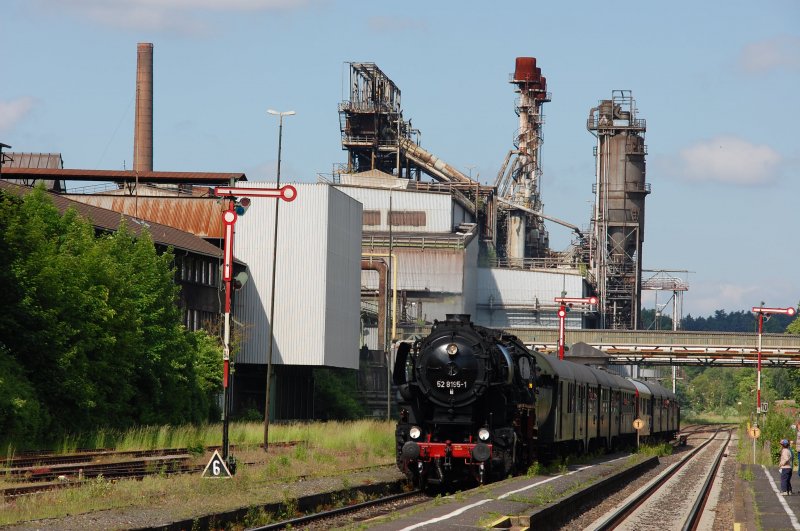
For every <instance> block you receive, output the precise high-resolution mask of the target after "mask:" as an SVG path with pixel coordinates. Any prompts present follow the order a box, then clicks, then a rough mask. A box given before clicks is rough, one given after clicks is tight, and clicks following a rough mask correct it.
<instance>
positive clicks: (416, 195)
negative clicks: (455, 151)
mask: <svg viewBox="0 0 800 531" xmlns="http://www.w3.org/2000/svg"><path fill="white" fill-rule="evenodd" d="M397 180H403V181H406V182H407V180H406V179H397ZM337 188H338V189H339V190H341V191H342V192H344V193H346V194H347V195H349V196H350V197H352V198H354V199H356V200H357V201H359V202H360V203H361V204H362V205H364V230H365V231H376V232H388V231H389V223H390V216H391V227H392V230H394V231H397V232H419V233H450V232H452V231H453V227H455V226H457V225H458V224H459V223H462V222H464V221H465V218H464V216H465V212H464V209H463V207H461V206H460V205H458V204H457V203H455V202H454V201H453V197H452V196H451V195H450V194H446V193H434V192H414V191H409V190H404V189H401V188H397V189H393V188H365V187H361V186H344V185H339V186H337Z"/></svg>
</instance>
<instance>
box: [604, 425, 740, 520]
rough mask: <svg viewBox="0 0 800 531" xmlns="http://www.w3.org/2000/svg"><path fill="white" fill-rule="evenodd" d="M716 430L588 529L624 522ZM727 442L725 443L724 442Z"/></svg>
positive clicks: (700, 508)
mask: <svg viewBox="0 0 800 531" xmlns="http://www.w3.org/2000/svg"><path fill="white" fill-rule="evenodd" d="M718 432H719V430H717V432H715V433H714V435H713V436H711V437H710V438H709V439H708V440H706V441H705V442H704V443H703V444H701V445H700V446H698V447H697V448H695V449H693V450H692V451H690V452H689V453H688V454H687V455H686V456H685V457H683V458H682V459H681V460H680V461H679V462H677V463H675V464H674V465H672V466H671V467H670V468H668V469H667V470H666V471H665V472H664V473H663V474H662V475H661V476H659V477H657V478H656V479H654V480H653V481H652V482H650V483H649V484H648V485H647V486H646V487H644V488H643V489H642V490H641V491H640V492H637V493H636V494H635V495H634V496H631V497H630V498H629V499H628V500H626V501H625V503H624V504H623V505H621V506H620V507H619V508H618V509H617V510H616V511H614V512H613V513H611V514H610V515H609V516H607V517H604V518H602V519H601V520H599V521H598V522H595V524H594V525H592V526H591V527H590V528H589V529H591V530H592V531H607V530H611V529H615V528H616V527H617V526H619V525H620V524H621V523H622V522H624V521H625V520H626V519H627V518H628V517H630V516H631V515H632V514H633V513H634V511H636V509H638V508H639V507H640V506H641V505H642V504H643V503H644V502H645V501H647V500H648V499H649V498H650V497H652V496H653V495H654V494H655V493H656V492H657V491H658V490H659V489H660V488H661V487H663V486H664V485H665V484H666V483H667V481H668V480H669V479H670V478H672V477H673V476H674V475H675V474H677V473H678V471H680V470H681V469H682V468H683V467H685V466H686V465H687V464H688V463H689V462H690V461H691V460H692V459H693V458H694V457H696V456H697V455H698V454H699V452H700V451H701V450H702V449H703V448H705V447H706V446H708V445H709V444H711V442H712V441H714V440H715V438H716V435H717V433H718ZM730 437H731V434H730V431H729V432H728V440H730ZM726 444H727V443H726ZM725 446H726V445H722V448H721V450H720V452H719V455H718V456H717V458H718V459H720V458H721V456H722V453H723V451H724V450H725ZM715 471H716V468H715V467H712V469H711V472H710V474H713V473H714V472H715ZM706 483H707V485H706V487H707V488H710V482H708V481H707V482H706ZM704 494H706V492H705V491H703V492H701V493H700V497H702V496H703V495H704ZM702 507H703V504H697V503H695V505H694V507H693V510H692V513H691V514H690V516H689V519H688V521H687V524H688V522H689V521H694V518H695V514H694V511H696V510H700V511H701V510H702ZM698 518H699V517H698ZM684 529H687V528H686V524H685V525H684Z"/></svg>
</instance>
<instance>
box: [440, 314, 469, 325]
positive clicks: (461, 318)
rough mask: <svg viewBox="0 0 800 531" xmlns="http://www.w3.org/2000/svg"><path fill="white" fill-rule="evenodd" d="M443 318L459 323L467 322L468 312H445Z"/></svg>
mask: <svg viewBox="0 0 800 531" xmlns="http://www.w3.org/2000/svg"><path fill="white" fill-rule="evenodd" d="M444 317H445V319H446V320H448V321H452V322H456V323H461V324H465V325H467V324H469V322H470V321H469V318H470V314H468V313H447V314H445V316H444Z"/></svg>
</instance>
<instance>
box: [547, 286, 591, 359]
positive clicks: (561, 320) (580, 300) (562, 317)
mask: <svg viewBox="0 0 800 531" xmlns="http://www.w3.org/2000/svg"><path fill="white" fill-rule="evenodd" d="M562 293H565V294H566V292H562ZM553 301H554V302H557V303H558V304H559V306H558V359H560V360H563V359H564V343H565V342H566V341H565V339H566V337H565V336H566V334H565V328H566V322H565V321H566V319H567V312H568V311H569V308H572V306H573V305H574V304H597V297H556V298H555V299H553Z"/></svg>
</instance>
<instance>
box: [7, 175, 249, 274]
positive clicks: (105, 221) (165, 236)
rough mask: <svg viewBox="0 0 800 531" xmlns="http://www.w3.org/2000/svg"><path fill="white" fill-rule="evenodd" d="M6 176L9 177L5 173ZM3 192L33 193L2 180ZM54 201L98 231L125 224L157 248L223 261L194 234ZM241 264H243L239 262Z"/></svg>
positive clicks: (61, 199) (217, 251) (58, 198)
mask: <svg viewBox="0 0 800 531" xmlns="http://www.w3.org/2000/svg"><path fill="white" fill-rule="evenodd" d="M3 175H5V172H4V173H3ZM0 190H3V191H6V192H8V193H11V194H14V195H19V196H24V195H26V194H28V193H30V192H31V191H32V190H33V189H32V188H30V187H27V186H20V185H17V184H13V183H10V182H8V181H4V180H0ZM50 197H51V198H52V200H53V203H54V204H55V206H56V208H58V210H59V211H60V212H61V213H64V212H65V211H66V210H67V209H69V208H74V209H75V210H76V211H77V212H78V214H79V215H80V216H81V217H83V218H86V219H88V220H89V221H91V223H92V224H93V225H94V226H95V227H96V228H98V229H102V230H108V231H115V230H117V229H118V228H119V226H120V223H121V222H122V221H123V220H124V221H125V223H126V224H127V227H128V228H129V229H130V231H131V232H132V233H133V234H140V233H141V231H142V229H143V228H146V229H147V230H148V231H149V232H150V235H151V237H152V239H153V242H155V243H157V244H160V245H168V246H172V247H173V248H175V249H176V250H183V251H189V252H193V253H197V254H202V255H205V256H211V257H214V258H222V250H221V249H220V248H219V247H217V246H215V245H212V244H210V243H208V242H207V241H205V240H204V239H203V238H200V237H198V236H195V235H194V234H190V233H188V232H185V231H182V230H179V229H176V228H174V227H170V226H167V225H162V224H160V223H155V222H152V221H145V220H142V219H139V218H134V217H132V216H126V215H124V214H120V213H119V212H114V211H113V210H108V209H105V208H100V207H96V206H93V205H87V204H84V203H80V202H78V201H73V200H71V199H68V198H66V197H64V196H62V195H59V194H52V193H51V194H50ZM237 262H238V263H242V262H240V261H238V260H237Z"/></svg>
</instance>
